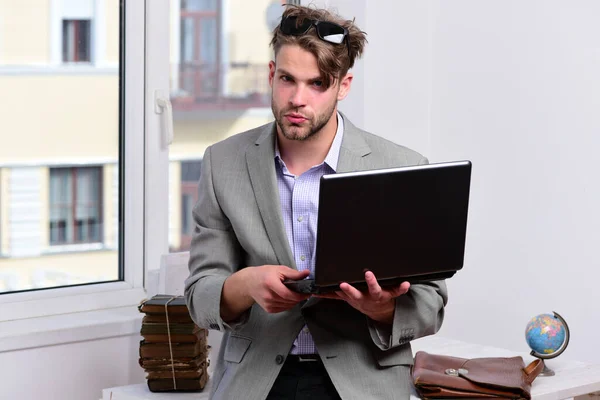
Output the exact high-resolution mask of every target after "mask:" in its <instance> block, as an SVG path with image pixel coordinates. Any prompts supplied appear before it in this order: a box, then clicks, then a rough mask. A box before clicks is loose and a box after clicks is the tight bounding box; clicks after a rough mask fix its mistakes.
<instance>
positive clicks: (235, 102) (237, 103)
mask: <svg viewBox="0 0 600 400" xmlns="http://www.w3.org/2000/svg"><path fill="white" fill-rule="evenodd" d="M176 68H177V70H178V72H179V79H178V82H179V87H178V90H176V91H175V93H174V94H173V95H172V103H173V108H174V109H175V110H177V111H194V110H236V109H237V110H239V109H245V108H253V107H269V106H270V88H269V83H268V76H269V69H268V66H267V65H266V64H250V63H232V64H228V65H221V66H218V65H216V64H210V63H185V64H179V65H177V66H176Z"/></svg>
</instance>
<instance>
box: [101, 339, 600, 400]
mask: <svg viewBox="0 0 600 400" xmlns="http://www.w3.org/2000/svg"><path fill="white" fill-rule="evenodd" d="M412 347H413V352H415V353H416V352H417V351H419V350H424V351H427V352H429V353H435V354H445V355H452V356H456V357H463V358H476V357H512V356H515V355H520V356H522V357H523V359H524V360H525V363H526V364H528V363H529V362H530V361H532V360H533V359H534V358H533V357H531V356H530V355H529V354H526V353H524V354H519V353H515V352H512V351H509V350H505V349H500V348H496V347H489V346H481V345H476V344H471V343H466V342H461V341H458V340H452V339H446V338H442V337H438V336H432V337H426V338H422V339H418V340H415V341H413V342H412ZM546 365H547V366H548V367H549V368H551V369H553V370H554V371H555V372H556V375H555V376H552V377H541V376H540V377H538V378H537V379H536V380H535V381H534V382H533V385H532V388H531V394H532V397H533V399H535V400H559V399H571V398H576V399H577V400H583V399H600V393H594V392H600V364H587V363H583V362H578V361H569V360H561V358H560V357H557V358H555V359H552V360H548V361H546ZM210 382H211V381H210V380H209V384H208V385H207V387H206V388H205V389H204V391H203V392H196V393H152V392H150V390H148V386H147V385H146V384H145V383H142V384H137V385H129V386H120V387H114V388H108V389H104V390H103V391H102V396H103V397H102V400H206V399H208V393H209V391H210V386H209V385H210ZM411 399H418V397H417V396H416V394H413V396H411Z"/></svg>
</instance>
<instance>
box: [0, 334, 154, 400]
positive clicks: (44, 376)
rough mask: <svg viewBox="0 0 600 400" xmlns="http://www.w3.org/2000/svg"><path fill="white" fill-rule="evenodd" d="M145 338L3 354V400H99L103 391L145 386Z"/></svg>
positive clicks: (0, 356) (0, 362)
mask: <svg viewBox="0 0 600 400" xmlns="http://www.w3.org/2000/svg"><path fill="white" fill-rule="evenodd" d="M90 329H92V328H90ZM140 340H141V337H140V336H139V335H129V336H118V337H113V338H107V339H102V340H91V341H83V342H73V343H66V344H61V345H55V346H44V347H37V348H30V349H25V350H18V351H9V352H5V353H0V365H1V366H2V367H1V368H0V370H1V371H2V385H1V387H0V400H15V399H20V400H21V399H22V400H35V399H40V400H41V399H48V400H50V399H61V400H98V399H100V398H102V389H104V388H109V387H115V386H121V385H128V384H132V383H142V382H145V378H144V376H145V373H144V370H143V369H142V368H141V367H140V366H139V364H138V357H139V353H138V352H139V341H140Z"/></svg>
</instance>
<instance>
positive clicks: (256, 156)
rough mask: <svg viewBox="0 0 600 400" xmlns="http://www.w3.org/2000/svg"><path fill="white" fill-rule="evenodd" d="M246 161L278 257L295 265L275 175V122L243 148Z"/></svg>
mask: <svg viewBox="0 0 600 400" xmlns="http://www.w3.org/2000/svg"><path fill="white" fill-rule="evenodd" d="M246 163H247V165H248V172H249V174H250V181H251V183H252V189H253V190H254V196H255V198H256V204H257V205H258V209H259V211H260V215H261V217H262V220H263V222H264V224H265V229H266V231H267V235H268V237H269V240H270V241H271V245H272V246H273V250H274V251H275V256H276V257H277V261H278V262H279V263H280V264H281V265H286V266H288V267H290V268H294V269H296V264H295V262H294V257H293V255H292V250H291V249H290V245H289V242H288V238H287V234H286V232H285V226H284V224H283V216H282V215H281V204H280V201H279V189H278V187H277V175H276V173H275V123H271V124H269V125H267V126H266V127H265V129H264V131H263V133H262V134H261V135H260V136H259V138H258V139H257V140H256V142H254V146H252V147H249V148H248V150H247V151H246Z"/></svg>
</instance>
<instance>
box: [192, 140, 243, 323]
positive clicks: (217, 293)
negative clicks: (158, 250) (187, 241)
mask: <svg viewBox="0 0 600 400" xmlns="http://www.w3.org/2000/svg"><path fill="white" fill-rule="evenodd" d="M193 218H194V224H195V228H194V233H193V236H192V242H191V247H190V260H189V264H188V266H189V270H190V275H189V277H188V278H187V279H186V281H185V297H186V302H187V305H188V308H189V310H190V315H191V317H192V319H193V320H194V322H195V323H196V324H197V325H198V326H199V327H203V328H206V329H214V330H220V331H223V330H226V329H234V328H235V327H237V326H238V325H240V324H243V323H244V322H246V321H247V320H248V317H249V313H250V311H247V312H246V313H245V314H244V315H243V316H242V317H241V319H240V320H238V321H236V322H238V323H237V324H227V323H225V322H224V321H223V320H222V319H221V310H220V305H221V292H222V289H223V284H224V283H225V280H226V279H227V277H229V276H230V275H231V274H233V273H234V272H235V271H237V269H238V268H239V266H240V265H241V264H242V260H243V255H242V254H243V253H242V248H241V246H240V244H239V242H238V240H237V238H236V235H235V233H234V231H233V228H232V226H231V223H230V221H229V219H228V218H227V216H226V215H225V214H224V213H223V211H222V210H221V207H220V206H219V201H218V199H217V196H216V193H215V186H214V181H213V166H212V161H211V148H210V147H209V148H208V149H207V150H206V152H205V153H204V158H203V160H202V169H201V176H200V183H199V188H198V202H197V203H196V205H195V206H194V209H193Z"/></svg>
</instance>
